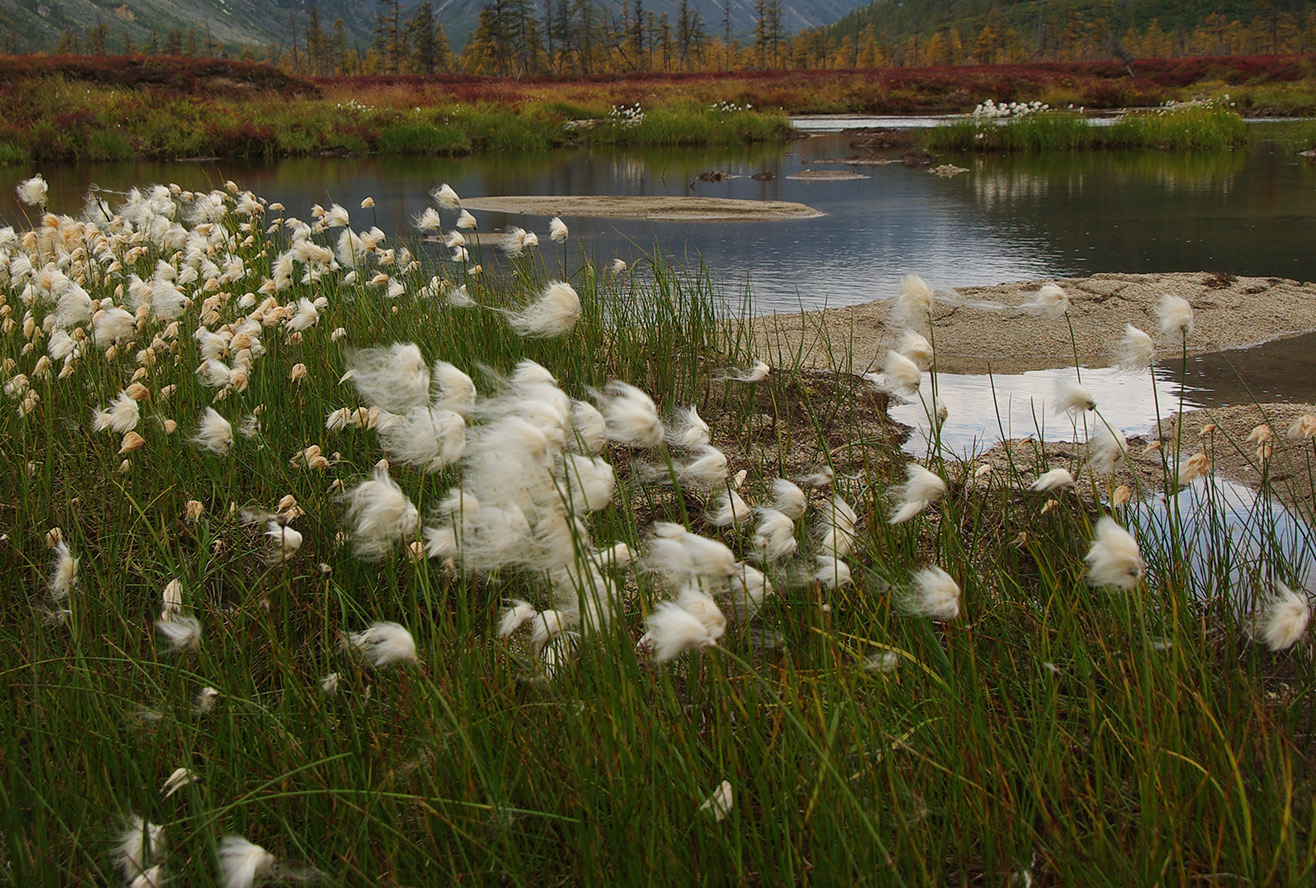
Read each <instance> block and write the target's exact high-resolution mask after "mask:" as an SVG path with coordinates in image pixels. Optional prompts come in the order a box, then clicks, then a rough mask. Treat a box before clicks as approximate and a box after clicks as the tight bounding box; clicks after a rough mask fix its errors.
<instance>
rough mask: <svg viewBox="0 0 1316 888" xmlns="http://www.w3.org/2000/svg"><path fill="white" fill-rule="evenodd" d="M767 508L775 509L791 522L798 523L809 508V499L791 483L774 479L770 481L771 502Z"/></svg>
mask: <svg viewBox="0 0 1316 888" xmlns="http://www.w3.org/2000/svg"><path fill="white" fill-rule="evenodd" d="M767 508H769V509H775V510H776V511H778V512H780V513H781V514H783V515H785V516H786V517H787V518H789V519H790V520H792V521H799V520H800V519H801V518H803V517H804V513H805V512H806V511H807V510H808V508H809V497H808V495H806V494H805V492H804V491H803V490H801V489H800V488H799V486H798V485H796V484H794V483H793V482H791V481H787V480H786V479H785V478H775V479H773V481H772V501H771V502H770V503H768V506H767Z"/></svg>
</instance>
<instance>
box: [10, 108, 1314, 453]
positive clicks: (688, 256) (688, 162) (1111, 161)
mask: <svg viewBox="0 0 1316 888" xmlns="http://www.w3.org/2000/svg"><path fill="white" fill-rule="evenodd" d="M935 122H936V120H935V119H918V120H906V121H903V122H902V121H897V120H890V119H887V120H882V121H873V120H864V119H845V120H841V121H838V120H836V119H832V120H812V121H808V122H807V123H804V124H802V127H804V128H807V129H809V130H810V131H811V132H812V134H811V135H810V136H808V137H806V138H802V139H799V140H796V141H793V142H790V143H787V144H785V145H753V146H738V147H732V148H723V149H707V148H705V149H697V150H696V149H688V150H687V149H664V150H612V149H606V150H605V149H582V150H563V151H556V152H550V153H547V154H534V155H521V156H515V155H504V156H493V157H472V158H455V159H454V158H391V157H390V158H378V157H367V158H309V159H293V160H283V161H278V162H276V163H268V164H253V163H249V162H243V161H237V160H215V161H206V162H179V163H119V164H96V165H60V166H47V167H44V168H37V167H28V168H18V167H7V168H3V169H0V215H3V216H4V217H5V218H7V219H8V220H9V221H11V222H16V221H20V220H22V218H23V217H22V208H21V207H19V205H18V204H17V203H16V201H15V199H14V196H13V195H14V185H15V184H17V182H18V181H20V180H21V179H23V178H26V177H27V176H29V175H31V174H32V173H34V172H37V171H40V172H42V173H43V174H44V175H45V177H46V179H47V180H48V181H49V182H50V185H51V190H50V208H51V209H52V210H53V211H55V212H61V213H76V212H78V211H79V209H80V208H81V206H82V203H83V198H84V195H85V193H86V190H87V188H88V186H89V185H90V184H92V183H96V184H97V185H98V186H100V187H101V188H102V189H106V190H109V191H123V190H125V189H127V188H129V187H132V186H134V185H145V184H151V183H156V182H175V183H178V184H179V185H181V186H182V187H184V188H187V189H204V188H209V187H218V186H220V185H222V183H223V182H224V181H225V180H227V179H232V180H234V181H236V182H237V183H238V184H239V185H240V186H241V187H243V188H247V189H250V190H252V191H254V192H255V193H257V194H258V195H260V196H262V197H265V198H267V199H268V200H270V201H279V202H281V203H283V204H284V205H285V206H286V207H287V208H288V212H289V213H290V214H293V215H300V216H302V217H303V218H308V217H309V214H310V207H311V205H312V204H315V203H320V204H324V205H326V206H327V205H328V204H329V203H331V202H337V203H340V204H342V205H343V206H345V207H347V208H348V209H349V210H350V211H351V214H352V224H353V226H354V227H356V228H366V227H369V226H371V225H378V226H379V227H380V228H382V229H384V230H385V231H386V232H389V233H390V234H397V235H399V236H402V237H407V236H409V235H408V232H410V227H409V222H410V219H411V218H412V217H414V216H415V215H417V214H419V213H420V212H421V211H422V210H423V209H425V208H426V207H427V206H429V205H431V200H430V198H429V191H430V190H431V189H432V188H434V187H435V186H436V185H438V184H440V183H442V182H448V183H449V184H451V185H452V186H453V188H455V189H456V190H457V192H458V193H459V194H461V195H463V196H465V197H476V196H495V195H513V194H569V195H590V194H601V195H672V194H694V195H701V196H705V197H730V198H743V199H749V200H756V199H771V200H787V201H798V202H800V203H805V204H808V205H810V206H812V207H815V208H816V209H818V210H821V211H822V212H823V213H824V214H825V215H823V216H821V217H818V218H813V219H803V220H792V221H772V222H766V221H765V222H736V223H727V222H649V221H631V220H611V219H588V218H571V217H569V216H568V217H565V221H566V222H567V224H568V225H569V226H570V228H571V235H572V239H571V241H569V245H568V246H569V249H568V252H567V255H568V259H569V260H572V261H579V259H580V258H581V256H582V251H583V253H586V254H588V255H590V256H591V257H593V258H595V259H601V260H608V259H611V258H613V257H621V258H624V259H627V260H628V261H630V260H633V259H635V258H636V257H638V256H641V255H646V254H652V253H653V252H654V251H655V249H657V250H660V251H662V252H663V253H664V254H666V255H667V256H669V257H672V258H674V259H675V260H676V261H687V260H688V261H691V262H699V261H702V262H703V263H704V264H705V265H706V266H707V267H708V269H709V270H710V271H711V273H712V274H713V276H714V278H715V279H718V280H720V281H721V282H722V283H723V285H724V287H725V292H726V293H727V294H728V297H729V301H730V302H732V303H733V304H735V305H738V306H739V305H743V304H744V303H743V302H742V295H743V294H744V293H745V292H750V293H752V303H750V304H751V305H752V309H751V310H752V311H755V312H757V313H770V312H781V311H797V310H799V309H801V308H817V307H822V306H835V305H845V304H853V303H857V302H863V301H867V300H871V299H875V298H886V297H890V296H893V295H895V294H896V292H898V289H899V281H900V278H901V277H902V276H903V275H905V274H907V273H910V272H917V273H918V274H920V275H922V276H923V277H924V278H925V279H927V280H928V281H929V282H930V283H932V284H933V285H934V286H936V287H956V286H965V285H974V284H996V283H1001V282H1003V281H1010V280H1046V279H1051V278H1064V277H1073V276H1084V275H1089V274H1093V273H1097V272H1103V271H1112V272H1118V271H1123V272H1161V271H1226V272H1231V273H1234V274H1240V275H1259V276H1280V277H1289V278H1295V279H1298V280H1307V281H1310V280H1316V163H1313V162H1312V161H1310V160H1308V159H1306V158H1303V157H1301V156H1299V155H1298V153H1297V150H1298V147H1299V146H1298V145H1297V144H1296V142H1295V141H1294V137H1293V128H1292V126H1291V125H1286V124H1254V125H1253V138H1252V139H1251V142H1250V144H1249V146H1248V147H1247V148H1245V149H1241V150H1238V151H1232V152H1204V153H1196V154H1178V153H1169V152H1132V153H1123V152H1121V153H1093V154H1073V155H1068V154H1057V155H1048V156H1045V157H1023V156H1020V157H994V156H993V157H949V158H946V159H947V160H949V161H951V162H953V163H955V164H957V165H959V166H961V167H966V168H967V169H968V171H967V172H965V173H961V174H959V175H956V176H952V177H949V178H943V177H940V176H936V175H931V174H930V173H929V172H928V170H927V169H926V168H908V167H904V166H900V165H898V164H895V165H862V166H854V165H846V164H844V163H842V162H841V161H842V160H844V159H845V158H847V157H852V156H854V155H857V154H862V152H861V151H859V150H857V149H854V148H852V147H851V141H852V138H853V137H851V136H848V135H845V134H841V133H829V132H826V130H828V129H835V128H836V127H838V126H842V125H862V124H885V125H893V124H899V125H905V126H925V125H931V124H934V123H935ZM712 170H719V171H722V172H725V173H726V174H728V175H729V177H730V178H728V179H727V180H726V181H722V182H704V181H699V179H698V176H699V174H700V173H702V172H706V171H712ZM803 170H848V171H852V172H854V173H856V174H858V175H859V176H861V177H862V178H855V179H852V180H848V181H802V180H798V179H793V178H790V176H792V175H793V174H796V173H799V172H801V171H803ZM762 172H765V173H770V174H771V178H770V179H768V180H766V181H763V180H755V179H751V178H749V177H750V176H751V175H752V174H755V173H762ZM365 197H372V198H374V200H375V202H376V207H375V209H374V210H360V209H358V207H359V206H360V203H361V201H362V199H363V198H365ZM111 202H113V201H112V200H111ZM478 216H479V218H480V225H481V230H483V231H496V230H498V229H500V228H503V227H506V226H509V225H519V226H521V227H524V228H527V229H531V230H537V231H539V232H540V233H541V234H546V233H547V223H548V220H547V219H546V218H540V217H525V216H515V215H508V214H502V213H480V214H478ZM542 240H543V242H544V244H545V246H546V247H548V248H550V249H560V248H557V247H556V245H551V244H550V243H549V241H548V239H547V237H543V238H542ZM1313 356H1316V337H1306V338H1300V339H1298V340H1289V341H1287V342H1284V343H1275V344H1272V345H1270V346H1263V347H1261V348H1259V349H1252V350H1247V351H1240V352H1229V353H1224V354H1221V355H1209V356H1203V357H1202V358H1199V359H1196V360H1193V361H1192V362H1191V363H1190V366H1189V370H1188V383H1189V385H1188V387H1187V390H1186V391H1185V392H1184V396H1185V403H1187V404H1188V405H1190V406H1191V405H1199V404H1208V403H1213V402H1221V401H1223V402H1229V403H1237V402H1238V401H1239V399H1240V397H1242V396H1243V395H1244V394H1246V393H1247V392H1250V393H1251V395H1252V396H1253V397H1257V398H1258V399H1263V400H1264V399H1273V400H1314V399H1316V392H1313V385H1312V382H1311V380H1313V379H1316V357H1313ZM1054 375H1055V374H1054V373H1051V374H1047V373H1042V374H1023V375H1022V376H1020V377H1018V378H1005V377H997V378H996V379H994V380H986V379H984V378H982V377H965V378H963V379H951V378H948V379H946V380H944V382H943V384H942V385H941V388H940V390H941V392H942V397H943V399H945V400H947V401H948V403H949V401H951V400H955V401H959V402H961V418H962V419H966V425H965V426H963V427H962V428H963V429H964V431H963V434H962V436H960V437H955V436H952V440H951V443H952V444H953V445H956V446H967V445H968V444H970V443H972V442H973V441H975V440H977V441H981V440H983V438H994V437H996V436H998V435H999V431H998V428H999V424H998V417H997V415H996V414H997V412H998V405H999V404H1000V398H1001V397H1002V396H1004V397H1005V398H1006V399H1007V400H1008V401H1009V402H1010V403H1013V404H1017V405H1020V409H1021V411H1022V412H1020V413H1019V414H1018V416H1015V415H1014V414H1009V415H1008V416H1007V417H1006V420H1005V422H1004V423H1002V424H1004V425H1008V426H1009V427H1010V428H1019V427H1020V426H1027V425H1029V423H1028V422H1026V420H1027V419H1028V418H1029V417H1030V416H1031V415H1033V414H1034V413H1035V412H1036V410H1037V405H1036V404H1034V403H1033V402H1034V401H1035V400H1037V399H1039V398H1043V397H1045V396H1046V395H1049V394H1050V392H1051V390H1052V388H1053V386H1054ZM1089 375H1090V374H1089V373H1087V372H1085V374H1084V381H1085V383H1088V380H1089ZM1158 376H1159V378H1160V380H1161V382H1160V383H1159V385H1160V386H1163V387H1164V391H1163V393H1162V394H1163V397H1162V399H1161V400H1162V403H1163V404H1164V403H1177V400H1178V396H1179V394H1180V392H1179V389H1178V387H1177V385H1175V384H1174V379H1175V378H1176V377H1177V373H1176V372H1175V370H1172V369H1171V368H1168V367H1167V368H1163V369H1162V370H1161V371H1160V372H1159V374H1158ZM1091 378H1092V380H1093V381H1092V383H1089V387H1090V388H1091V387H1092V385H1093V384H1095V385H1098V386H1104V385H1105V383H1104V382H1103V381H1101V380H1100V379H1099V378H1098V376H1097V374H1095V373H1093V374H1091ZM1109 384H1110V386H1119V387H1122V386H1127V385H1128V382H1127V381H1125V380H1119V379H1112V380H1110V382H1109ZM993 387H994V388H995V390H996V400H995V401H993V400H992V398H991V391H990V389H992V388H993ZM1143 387H1144V388H1147V389H1148V393H1149V392H1150V389H1149V384H1148V383H1147V382H1146V381H1145V380H1144V382H1143ZM1094 394H1097V393H1096V392H1094ZM1110 394H1111V395H1112V397H1108V399H1107V403H1110V402H1111V401H1113V400H1124V399H1125V398H1126V397H1127V396H1126V395H1125V394H1121V392H1120V390H1118V389H1112V391H1111V393H1110ZM1098 397H1099V398H1100V395H1098ZM984 399H985V403H986V404H987V405H989V407H990V409H985V408H984V407H983V406H982V405H983V403H984ZM1149 401H1150V399H1149V398H1137V399H1136V403H1137V404H1139V405H1141V406H1139V407H1138V409H1136V410H1134V411H1133V413H1134V414H1136V415H1131V416H1129V417H1128V418H1127V420H1122V421H1121V425H1123V426H1124V427H1125V428H1126V430H1128V431H1129V432H1130V433H1133V432H1134V431H1145V430H1146V428H1149V427H1150V425H1151V423H1152V422H1153V421H1154V416H1153V415H1150V408H1149V406H1147V402H1149ZM965 413H967V414H968V416H965V415H964V414H965ZM951 428H953V426H948V430H947V431H948V434H949V433H950V430H951ZM1048 436H1049V435H1048Z"/></svg>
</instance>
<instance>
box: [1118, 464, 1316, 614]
mask: <svg viewBox="0 0 1316 888" xmlns="http://www.w3.org/2000/svg"><path fill="white" fill-rule="evenodd" d="M1130 517H1131V521H1132V523H1133V524H1134V526H1135V527H1136V528H1137V530H1138V536H1139V539H1140V541H1141V544H1142V548H1143V551H1144V553H1149V552H1150V553H1155V555H1154V557H1152V558H1150V559H1149V561H1150V563H1151V569H1152V570H1153V571H1155V570H1156V567H1157V564H1158V562H1160V561H1161V560H1162V558H1161V557H1159V553H1161V552H1166V551H1167V550H1168V549H1169V548H1170V547H1174V548H1176V549H1178V550H1179V552H1180V553H1182V554H1186V555H1187V564H1188V568H1189V571H1190V572H1191V574H1192V583H1191V588H1192V589H1193V590H1194V591H1195V592H1196V593H1197V594H1198V595H1200V596H1201V597H1203V598H1207V599H1214V600H1217V601H1219V602H1221V603H1222V604H1224V605H1226V606H1228V607H1230V608H1231V609H1233V610H1235V611H1236V612H1237V613H1239V614H1251V613H1252V612H1253V611H1254V608H1255V605H1256V604H1257V603H1258V602H1259V601H1264V600H1265V598H1266V597H1268V596H1269V595H1270V594H1271V592H1272V590H1273V589H1274V584H1275V582H1276V581H1279V582H1284V583H1286V584H1288V585H1290V586H1291V587H1292V588H1294V589H1299V588H1305V589H1307V590H1309V591H1313V592H1316V568H1314V567H1313V565H1316V562H1314V561H1313V559H1312V555H1313V550H1312V534H1311V528H1310V527H1308V526H1307V524H1306V523H1305V522H1304V521H1302V520H1301V519H1300V518H1298V517H1295V516H1294V515H1293V513H1291V512H1290V511H1289V510H1288V509H1286V508H1285V507H1284V506H1283V505H1282V504H1280V503H1278V502H1276V501H1275V500H1274V499H1273V498H1270V497H1261V496H1258V495H1257V493H1256V491H1253V490H1251V489H1250V488H1247V487H1244V486H1243V485H1241V484H1235V483H1234V482H1232V481H1226V480H1224V479H1222V478H1209V479H1198V480H1197V481H1194V482H1193V483H1192V484H1190V485H1189V486H1187V487H1185V488H1184V489H1183V490H1181V491H1179V492H1178V493H1177V494H1175V496H1174V497H1173V498H1172V500H1170V502H1169V503H1168V505H1167V502H1166V500H1165V499H1164V497H1155V498H1154V499H1152V500H1150V501H1149V502H1147V503H1145V504H1144V505H1143V506H1142V507H1140V508H1138V509H1136V510H1134V511H1133V512H1132V514H1131V516H1130Z"/></svg>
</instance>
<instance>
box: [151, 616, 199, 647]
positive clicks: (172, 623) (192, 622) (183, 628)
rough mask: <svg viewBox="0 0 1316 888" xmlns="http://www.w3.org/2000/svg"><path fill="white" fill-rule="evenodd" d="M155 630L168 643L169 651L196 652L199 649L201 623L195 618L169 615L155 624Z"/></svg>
mask: <svg viewBox="0 0 1316 888" xmlns="http://www.w3.org/2000/svg"><path fill="white" fill-rule="evenodd" d="M155 628H156V630H157V631H158V632H159V633H160V634H161V635H163V636H164V639H165V641H167V642H168V643H169V649H170V650H171V651H185V650H191V651H194V650H197V649H198V648H200V647H201V621H199V620H198V619H197V618H196V617H184V616H179V615H176V614H170V615H169V619H167V620H165V619H162V620H160V621H159V622H157V623H156V624H155Z"/></svg>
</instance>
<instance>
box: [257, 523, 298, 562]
mask: <svg viewBox="0 0 1316 888" xmlns="http://www.w3.org/2000/svg"><path fill="white" fill-rule="evenodd" d="M266 527H267V529H266V531H265V536H266V537H267V538H268V539H269V541H270V548H269V552H267V553H266V555H265V560H266V561H268V562H269V563H270V564H286V563H287V562H288V561H289V560H291V559H292V557H293V556H294V555H296V554H297V550H298V549H300V548H301V547H302V534H301V533H300V532H299V531H296V530H293V529H292V528H291V527H288V526H286V525H283V524H280V523H279V522H278V521H273V520H271V521H270V522H269V524H268V525H267V526H266Z"/></svg>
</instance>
